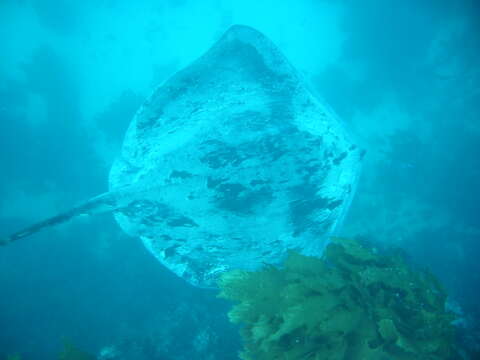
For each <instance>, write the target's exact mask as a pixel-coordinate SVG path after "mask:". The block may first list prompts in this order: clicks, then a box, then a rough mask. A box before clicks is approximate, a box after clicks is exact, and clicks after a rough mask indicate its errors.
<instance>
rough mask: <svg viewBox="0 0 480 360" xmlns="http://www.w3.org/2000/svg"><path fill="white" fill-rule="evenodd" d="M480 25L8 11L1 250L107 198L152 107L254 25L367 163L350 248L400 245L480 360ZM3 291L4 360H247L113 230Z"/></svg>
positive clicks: (363, 14) (339, 15) (7, 5)
mask: <svg viewBox="0 0 480 360" xmlns="http://www.w3.org/2000/svg"><path fill="white" fill-rule="evenodd" d="M478 11H479V9H478V8H477V6H476V4H475V2H474V1H472V2H468V1H459V2H455V3H453V2H449V1H433V0H432V1H413V0H408V1H402V2H386V1H385V2H383V1H374V0H367V1H340V0H336V1H334V0H331V1H312V0H310V1H307V0H302V1H276V2H274V1H250V0H247V1H242V2H235V1H221V0H207V1H193V0H179V1H174V0H169V1H167V0H161V1H146V0H143V1H138V2H136V3H134V2H128V1H93V0H88V1H83V2H80V1H78V2H76V1H61V0H51V1H47V0H43V1H42V0H31V1H20V0H19V1H13V0H10V1H9V0H4V1H2V2H1V3H0V20H1V21H0V39H1V41H0V46H1V49H0V53H1V54H2V55H1V56H0V236H4V235H7V234H9V233H12V232H14V231H17V230H18V229H20V228H22V227H24V226H26V225H29V224H31V223H32V222H35V221H38V220H41V219H43V218H46V217H48V216H52V215H55V214H56V213H58V212H60V211H63V210H66V209H69V208H70V207H71V206H73V205H75V204H78V203H79V202H81V201H83V200H85V199H87V198H90V197H91V196H94V195H97V194H99V193H101V192H104V191H106V190H107V188H108V185H107V178H108V171H109V168H110V165H111V163H112V162H113V160H114V159H115V157H116V155H117V154H118V152H119V151H120V146H121V143H122V141H123V135H124V133H125V131H126V130H127V127H128V125H129V123H130V121H131V119H132V117H133V115H134V113H135V111H136V110H137V108H138V107H139V106H140V105H141V104H142V103H143V101H144V99H145V98H146V97H147V96H149V95H150V94H151V93H152V91H153V90H154V89H155V88H156V87H157V86H158V85H159V84H161V83H162V82H163V81H165V80H166V79H168V78H169V77H170V76H171V75H173V74H174V73H175V72H176V71H178V70H180V69H182V68H184V67H185V66H187V65H188V64H189V63H191V62H192V61H194V60H195V59H196V58H197V57H198V56H200V55H202V54H203V53H204V52H205V51H206V50H207V49H208V48H209V47H210V46H211V45H212V44H213V43H214V42H215V41H217V40H218V39H219V38H220V36H221V35H222V34H223V33H224V32H225V31H226V30H227V29H228V28H229V27H230V26H231V25H233V24H245V25H249V26H252V27H254V28H256V29H258V30H259V31H261V32H262V33H264V34H265V35H266V36H268V37H269V38H270V39H271V40H272V41H273V42H274V43H275V44H276V45H277V46H278V47H279V48H280V49H281V50H282V52H283V53H284V54H285V56H286V57H287V58H288V59H289V60H290V62H291V63H292V64H293V65H294V66H295V67H296V68H297V70H299V71H300V72H301V73H302V74H303V76H304V77H305V79H306V81H308V83H309V85H310V87H311V88H312V89H313V91H315V92H317V93H318V94H320V96H321V97H322V98H323V99H325V100H326V102H328V103H329V105H330V106H331V107H332V109H334V111H335V112H336V113H337V114H338V115H339V117H340V118H341V119H342V122H343V123H344V124H345V126H346V127H347V128H348V129H349V131H350V132H351V133H352V136H353V137H354V138H355V141H356V143H357V144H358V145H359V146H360V147H362V148H363V149H365V150H366V156H365V158H364V163H363V169H362V174H361V178H360V182H359V184H358V187H357V191H356V196H355V198H354V200H353V202H352V205H351V208H350V211H349V213H348V216H347V217H346V219H345V221H344V223H343V226H342V227H341V228H340V230H339V234H340V235H342V236H348V237H357V238H362V239H368V240H369V241H370V242H373V243H375V244H377V245H378V246H379V247H383V246H390V245H393V246H397V247H401V248H403V249H404V250H405V251H406V252H407V254H408V256H409V257H410V259H411V261H412V262H414V263H415V264H417V265H420V266H422V267H428V268H429V269H431V271H432V272H433V273H434V274H436V275H437V276H438V277H439V278H440V280H441V281H442V282H443V283H444V285H445V287H446V288H447V289H448V291H449V293H450V299H451V300H450V303H451V304H452V306H453V307H455V308H456V309H457V310H456V311H457V312H458V313H459V317H460V319H459V320H458V321H457V323H458V328H459V344H460V346H461V347H462V348H463V349H465V351H469V352H470V353H473V351H474V350H475V349H477V351H478V348H479V344H478V342H479V338H480V319H479V316H480V309H479V308H478V289H479V288H480V277H479V274H480V266H479V265H478V260H477V259H478V254H479V251H480V245H479V240H480V220H479V214H480V205H479V204H480V190H479V187H478V183H479V182H480V180H479V179H480V170H479V169H480V166H479V163H480V162H479V161H478V157H479V155H480V146H479V144H480V125H479V107H478V104H480V92H479V84H480V71H479V69H478V64H479V60H480V41H479V38H478V34H479V31H480V28H479V22H478V19H479V17H478V15H479V12H478ZM0 288H1V290H2V292H1V293H0V294H1V296H0V326H1V327H0V330H1V331H0V359H3V358H6V356H7V355H8V354H15V353H19V354H21V355H22V357H23V358H25V359H38V360H42V359H52V358H56V357H57V354H58V353H59V352H60V351H61V349H62V344H63V342H65V341H69V342H71V343H74V344H75V345H77V346H78V347H80V348H82V349H84V350H85V351H88V352H89V353H91V354H95V355H96V356H99V357H100V358H102V356H103V358H107V357H108V356H106V355H105V354H106V353H107V352H108V351H111V353H112V354H113V353H115V356H116V357H115V358H117V359H140V360H142V359H154V360H155V359H164V360H165V359H168V360H177V359H205V360H207V359H208V360H212V359H213V360H215V359H222V360H228V359H236V358H237V352H238V350H239V349H240V347H241V344H240V339H239V336H238V329H237V328H236V327H234V326H233V325H231V324H230V323H229V322H228V319H227V317H226V312H227V311H228V309H229V304H228V303H226V302H223V301H220V300H219V299H216V298H215V292H214V291H211V290H202V289H198V288H195V287H192V286H190V285H189V284H187V283H186V282H185V281H183V280H182V279H180V278H178V277H176V276H175V275H173V274H172V273H171V272H170V271H168V270H167V269H165V268H164V267H163V266H162V265H161V264H159V263H158V262H157V261H156V259H155V258H154V257H153V256H151V254H150V253H149V252H148V251H147V250H146V249H145V248H144V246H143V244H142V243H141V241H139V240H137V239H134V238H131V237H128V236H127V235H125V234H124V233H123V232H122V231H121V230H120V229H119V227H118V225H117V224H116V223H115V221H114V219H113V218H112V216H111V215H109V214H101V215H98V216H96V217H91V218H90V217H82V218H79V219H75V220H73V221H71V222H69V223H67V224H64V225H61V226H59V227H56V228H52V229H47V230H45V231H43V232H40V233H38V234H35V235H33V236H32V237H30V238H28V239H23V240H22V241H18V242H15V243H13V244H11V245H9V246H6V247H3V248H0ZM65 339H66V340H65ZM112 349H113V350H112ZM102 351H103V352H102ZM101 354H103V355H101ZM472 356H473V355H472ZM471 358H472V359H473V358H474V357H471Z"/></svg>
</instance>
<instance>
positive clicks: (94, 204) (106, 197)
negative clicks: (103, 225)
mask: <svg viewBox="0 0 480 360" xmlns="http://www.w3.org/2000/svg"><path fill="white" fill-rule="evenodd" d="M118 194H119V192H118V191H114V192H106V193H103V194H101V195H98V196H95V197H93V198H91V199H89V200H87V201H86V202H84V203H82V204H80V205H78V206H76V207H74V208H72V209H70V210H68V211H65V212H63V213H60V214H58V215H55V216H53V217H51V218H48V219H46V220H43V221H40V222H38V223H35V224H33V225H30V226H28V227H26V228H24V229H22V230H20V231H17V232H15V233H13V234H11V235H10V236H8V237H4V238H0V246H1V245H6V244H8V243H11V242H13V241H16V240H18V239H22V238H24V237H27V236H30V235H32V234H35V233H36V232H39V231H40V230H43V229H46V228H49V227H52V226H55V225H58V224H62V223H64V222H67V221H68V220H70V219H73V218H75V217H77V216H81V215H94V214H100V213H104V212H110V211H113V210H115V209H117V208H118V207H119V204H118V201H117V199H118Z"/></svg>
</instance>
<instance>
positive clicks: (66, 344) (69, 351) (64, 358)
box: [58, 340, 96, 360]
mask: <svg viewBox="0 0 480 360" xmlns="http://www.w3.org/2000/svg"><path fill="white" fill-rule="evenodd" d="M58 359H59V360H95V359H96V358H95V356H93V355H91V354H89V353H87V352H85V351H83V350H81V349H80V348H78V347H77V346H76V345H74V344H72V343H71V342H70V341H68V340H64V341H63V350H62V351H61V352H60V354H59V355H58Z"/></svg>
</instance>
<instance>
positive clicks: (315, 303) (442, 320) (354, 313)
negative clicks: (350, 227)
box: [219, 239, 454, 360]
mask: <svg viewBox="0 0 480 360" xmlns="http://www.w3.org/2000/svg"><path fill="white" fill-rule="evenodd" d="M219 287H220V289H221V292H220V294H219V297H222V298H225V299H228V300H232V301H234V302H235V303H236V304H235V305H234V306H233V308H232V309H231V311H230V312H229V314H228V316H229V318H230V321H232V322H234V323H238V324H242V325H243V326H242V327H241V333H242V337H243V340H244V350H243V351H242V352H241V354H240V358H241V359H244V360H277V359H278V360H280V359H288V360H296V359H301V360H309V359H311V360H324V359H325V360H357V359H358V360H387V359H399V360H413V359H424V360H441V359H453V358H454V345H453V343H454V341H453V339H454V329H453V326H452V325H451V322H452V320H453V319H454V318H453V315H452V314H450V313H448V312H447V311H446V310H445V301H446V297H447V295H446V293H445V291H444V290H443V288H442V287H441V285H440V284H439V282H438V281H437V280H436V279H435V278H434V277H433V276H432V275H431V274H430V273H428V272H427V271H424V270H418V269H413V268H412V267H411V266H409V265H407V263H406V261H405V260H404V258H403V257H402V256H400V255H398V254H391V255H381V254H377V253H376V252H375V251H374V250H373V249H372V248H369V247H367V246H364V245H361V244H360V243H359V242H356V241H353V240H348V239H333V240H332V242H331V243H330V245H329V246H328V247H327V249H326V251H325V253H324V256H323V257H322V258H321V259H319V258H313V257H307V256H303V255H300V254H298V253H295V252H291V253H290V254H289V255H288V258H287V259H286V260H285V262H284V264H283V266H282V267H281V268H275V267H272V266H269V267H266V268H265V269H262V270H260V271H256V272H249V271H242V270H234V271H230V272H227V273H225V274H224V275H223V276H222V277H221V279H220V280H219Z"/></svg>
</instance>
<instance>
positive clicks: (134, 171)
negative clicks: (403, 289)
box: [4, 25, 362, 287]
mask: <svg viewBox="0 0 480 360" xmlns="http://www.w3.org/2000/svg"><path fill="white" fill-rule="evenodd" d="M361 157H362V154H361V151H360V149H359V148H358V147H356V146H355V145H354V144H353V143H352V142H351V140H350V139H349V137H348V134H347V132H346V130H345V129H344V126H343V125H342V124H341V122H340V121H339V120H338V119H337V117H336V116H335V114H334V113H333V112H332V111H331V110H330V108H329V107H328V106H326V105H325V104H324V103H323V102H322V101H321V100H320V99H319V98H318V97H316V96H315V95H314V94H313V93H312V91H310V90H309V89H308V87H307V86H306V85H305V83H304V81H303V80H302V78H301V77H300V76H299V74H298V73H297V72H296V71H295V69H294V68H293V67H292V66H291V65H290V64H289V62H288V61H287V60H286V59H285V57H284V56H283V55H282V54H281V53H280V51H279V50H278V48H277V47H275V45H274V44H273V43H272V42H271V41H270V40H268V39H267V38H266V37H265V36H264V35H262V34H261V33H259V32H258V31H256V30H254V29H252V28H250V27H246V26H238V25H237V26H233V27H231V28H230V29H229V30H228V31H227V32H226V33H225V34H224V35H223V36H222V38H221V39H220V40H219V41H218V42H217V43H216V44H214V45H213V47H212V48H210V49H209V50H208V51H207V52H206V53H205V54H204V55H203V56H202V57H200V58H199V59H198V60H196V61H195V62H194V63H192V64H191V65H189V66H188V67H186V68H185V69H183V70H181V71H180V72H178V73H176V74H175V75H174V76H173V77H172V78H170V79H169V80H168V81H166V82H165V83H164V84H163V85H161V86H160V87H159V88H158V89H157V90H156V91H155V92H154V93H153V95H152V96H151V97H150V98H149V99H148V100H147V101H146V102H145V103H144V104H143V105H142V106H141V108H140V109H139V110H138V112H137V114H136V115H135V117H134V119H133V121H132V123H131V124H130V127H129V129H128V130H127V133H126V136H125V140H124V143H123V148H122V151H121V154H120V156H119V157H118V159H117V160H116V161H115V163H114V164H113V166H112V169H111V171H110V176H109V185H110V189H109V192H107V193H105V194H102V195H99V196H98V197H96V198H93V199H91V200H89V201H87V202H86V203H84V204H82V205H80V206H78V207H76V208H74V209H72V210H70V211H68V212H66V213H64V214H61V215H58V216H56V217H54V218H51V219H48V220H46V221H44V222H42V223H39V224H36V225H33V226H31V227H29V228H27V229H26V230H23V231H21V232H18V233H16V234H14V235H12V236H10V237H9V238H7V239H5V240H4V241H5V242H9V241H13V240H16V239H19V238H21V237H25V236H27V235H29V234H31V233H33V232H36V231H38V230H39V229H41V228H44V227H47V226H51V225H55V224H57V223H60V222H63V221H65V220H68V219H70V218H72V217H75V216H77V215H80V214H94V213H97V212H105V211H112V212H113V213H114V216H115V218H116V221H117V222H118V224H119V225H120V226H121V228H122V229H123V230H124V231H125V232H126V233H128V234H129V235H131V236H134V237H138V238H140V239H141V240H142V241H143V242H144V244H145V245H146V247H147V248H148V249H149V250H150V251H151V252H152V253H153V254H154V255H155V257H157V259H158V260H159V261H160V262H161V263H162V264H164V265H165V266H166V267H167V268H169V269H170V270H172V271H173V272H174V273H175V274H177V275H178V276H180V277H182V278H184V279H185V280H187V281H188V282H190V283H191V284H193V285H195V286H201V287H212V286H214V285H215V281H216V279H217V278H218V275H219V274H220V273H222V272H223V271H226V270H228V269H231V268H241V269H247V270H254V269H257V268H258V267H260V266H262V265H263V264H276V263H279V262H280V261H281V260H282V259H283V258H284V255H285V254H286V252H287V251H288V250H289V249H295V250H297V251H300V252H301V253H303V254H307V255H320V254H321V252H322V250H323V248H324V246H325V245H326V243H327V242H328V238H329V236H331V235H332V234H333V232H334V231H335V229H336V228H337V227H338V225H339V223H340V222H341V220H342V218H343V216H344V214H345V212H346V210H347V209H348V207H349V204H350V201H351V198H352V196H353V193H354V189H355V184H356V181H357V177H358V172H359V164H360V161H361Z"/></svg>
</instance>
